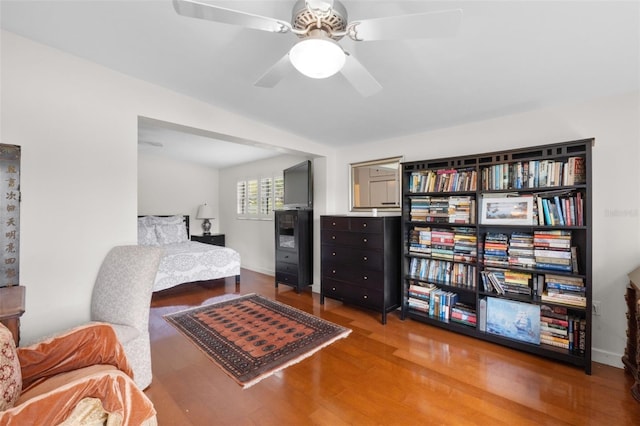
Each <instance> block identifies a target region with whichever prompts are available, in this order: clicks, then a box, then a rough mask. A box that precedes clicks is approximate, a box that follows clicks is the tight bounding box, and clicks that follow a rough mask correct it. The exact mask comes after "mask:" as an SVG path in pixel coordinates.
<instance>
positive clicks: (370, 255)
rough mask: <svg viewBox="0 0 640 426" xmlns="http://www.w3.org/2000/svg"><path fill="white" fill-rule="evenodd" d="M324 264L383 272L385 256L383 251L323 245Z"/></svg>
mask: <svg viewBox="0 0 640 426" xmlns="http://www.w3.org/2000/svg"><path fill="white" fill-rule="evenodd" d="M321 252H322V255H321V258H322V263H325V262H327V263H336V264H349V265H351V266H352V267H353V268H369V269H375V270H377V271H381V270H382V269H383V266H384V265H383V260H384V258H383V255H382V251H381V250H359V249H354V248H353V247H347V246H331V245H326V244H323V245H322V249H321Z"/></svg>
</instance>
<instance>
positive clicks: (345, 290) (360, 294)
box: [322, 279, 384, 308]
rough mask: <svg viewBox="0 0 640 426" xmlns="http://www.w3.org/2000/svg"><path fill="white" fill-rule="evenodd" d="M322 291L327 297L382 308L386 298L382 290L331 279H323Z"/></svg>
mask: <svg viewBox="0 0 640 426" xmlns="http://www.w3.org/2000/svg"><path fill="white" fill-rule="evenodd" d="M322 292H323V294H324V296H325V297H330V298H332V299H338V300H342V301H345V302H351V303H354V304H357V305H360V306H365V307H368V308H380V307H382V303H383V300H384V297H383V294H382V292H381V291H378V290H372V289H369V288H366V287H358V286H355V285H350V284H346V283H343V282H341V281H335V280H329V279H323V280H322Z"/></svg>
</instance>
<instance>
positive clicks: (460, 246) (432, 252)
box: [409, 226, 478, 262]
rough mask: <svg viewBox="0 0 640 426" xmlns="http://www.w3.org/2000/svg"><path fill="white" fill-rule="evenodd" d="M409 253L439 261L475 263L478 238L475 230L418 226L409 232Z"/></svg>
mask: <svg viewBox="0 0 640 426" xmlns="http://www.w3.org/2000/svg"><path fill="white" fill-rule="evenodd" d="M409 251H410V252H412V253H418V254H421V255H425V256H431V257H433V258H437V259H444V260H454V261H457V262H475V261H476V259H477V254H478V248H477V237H476V234H475V230H474V229H470V228H466V227H459V228H455V229H438V228H431V227H419V226H416V227H414V228H413V229H411V230H410V231H409Z"/></svg>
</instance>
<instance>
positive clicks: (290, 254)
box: [276, 250, 298, 265]
mask: <svg viewBox="0 0 640 426" xmlns="http://www.w3.org/2000/svg"><path fill="white" fill-rule="evenodd" d="M280 262H291V263H297V262H298V253H297V252H295V251H289V250H276V265H277V264H278V263H280Z"/></svg>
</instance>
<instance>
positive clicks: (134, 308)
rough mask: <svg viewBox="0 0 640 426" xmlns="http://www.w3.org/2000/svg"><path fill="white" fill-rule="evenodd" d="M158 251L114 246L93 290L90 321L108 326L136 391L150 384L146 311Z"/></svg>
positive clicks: (160, 250)
mask: <svg viewBox="0 0 640 426" xmlns="http://www.w3.org/2000/svg"><path fill="white" fill-rule="evenodd" d="M161 256H162V249H161V248H159V247H153V246H137V245H136V246H118V247H114V248H112V249H111V250H110V251H109V253H107V256H106V257H105V259H104V261H103V262H102V265H101V266H100V270H99V272H98V277H97V279H96V282H95V284H94V287H93V294H92V297H91V320H93V321H99V322H106V323H109V324H111V326H112V327H113V329H114V330H115V332H116V335H117V336H118V339H119V340H120V342H121V343H122V345H123V346H124V351H125V353H126V355H127V358H128V359H129V362H130V363H131V366H132V368H133V378H134V380H135V382H136V384H137V385H138V387H139V388H140V389H145V388H146V387H148V386H149V385H150V384H151V379H152V372H151V343H150V339H149V310H150V309H151V308H150V307H151V293H152V292H153V283H154V281H155V277H156V273H157V271H158V265H159V264H160V257H161Z"/></svg>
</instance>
